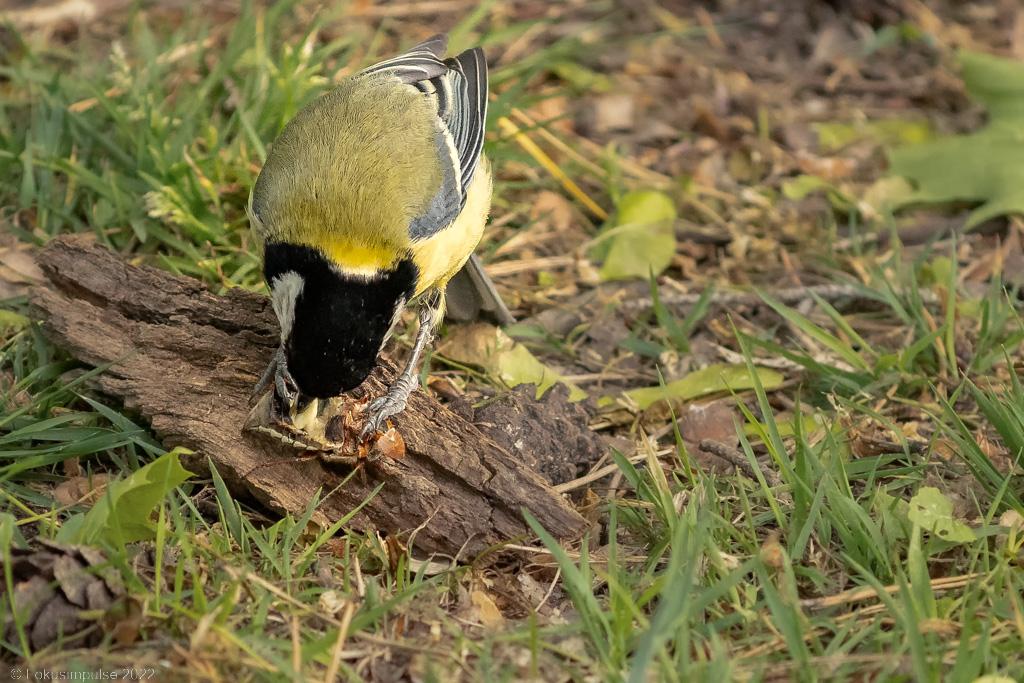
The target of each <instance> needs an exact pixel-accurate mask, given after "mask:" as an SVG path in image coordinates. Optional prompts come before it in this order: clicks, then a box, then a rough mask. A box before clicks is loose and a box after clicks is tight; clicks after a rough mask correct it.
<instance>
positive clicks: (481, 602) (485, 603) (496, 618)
mask: <svg viewBox="0 0 1024 683" xmlns="http://www.w3.org/2000/svg"><path fill="white" fill-rule="evenodd" d="M471 598H472V600H473V604H474V605H476V606H477V608H479V610H480V622H481V623H482V624H483V625H484V626H486V627H487V628H500V627H502V626H504V624H505V617H503V616H501V610H499V609H498V606H497V605H496V604H494V600H493V599H492V598H491V596H490V595H488V594H487V593H485V592H484V591H482V590H475V591H473V593H472V596H471Z"/></svg>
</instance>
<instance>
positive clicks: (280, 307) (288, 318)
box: [270, 270, 306, 342]
mask: <svg viewBox="0 0 1024 683" xmlns="http://www.w3.org/2000/svg"><path fill="white" fill-rule="evenodd" d="M305 286H306V281H305V280H303V279H302V276H301V275H299V274H298V273H296V272H295V271H294V270H290V271H288V272H287V273H284V274H283V275H278V276H277V277H275V278H274V280H273V282H271V283H270V303H271V304H272V305H273V306H274V313H276V314H277V319H278V320H279V321H280V323H281V341H282V342H283V341H285V340H286V339H288V335H289V334H291V331H292V323H294V322H295V300H296V299H298V298H299V294H301V293H302V288H303V287H305Z"/></svg>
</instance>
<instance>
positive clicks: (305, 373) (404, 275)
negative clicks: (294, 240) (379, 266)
mask: <svg viewBox="0 0 1024 683" xmlns="http://www.w3.org/2000/svg"><path fill="white" fill-rule="evenodd" d="M289 272H293V273H295V274H296V275H298V276H299V277H300V278H302V289H301V291H300V292H299V294H298V296H297V298H296V299H295V315H294V319H293V321H292V327H291V332H290V334H289V335H288V338H287V339H286V340H285V353H286V356H287V360H288V370H289V371H290V372H291V374H292V377H294V378H295V382H296V384H297V385H298V387H299V391H300V392H301V394H303V395H304V396H307V397H313V398H330V397H333V396H337V395H339V394H341V393H344V392H346V391H350V390H352V389H355V388H356V387H357V386H359V385H360V384H362V382H363V380H365V379H366V377H367V375H369V374H370V372H372V371H373V368H374V367H375V366H376V364H377V354H378V353H379V351H380V348H381V346H383V344H384V341H385V340H386V338H387V336H388V334H389V333H390V331H391V326H392V322H393V321H394V319H395V316H396V313H397V312H398V310H399V308H400V307H402V306H403V305H404V303H405V302H406V301H408V300H409V299H410V298H412V295H413V294H414V293H415V291H416V281H417V278H418V276H419V272H418V269H417V268H416V265H415V264H414V263H413V262H412V260H411V259H404V260H401V261H399V262H398V264H397V265H396V266H395V267H394V269H392V270H386V271H381V272H380V273H379V274H377V275H375V276H374V277H371V278H363V277H359V276H346V275H344V274H342V273H341V272H339V271H338V270H337V269H336V268H335V267H333V266H332V265H331V263H330V261H329V260H328V258H327V257H326V256H325V255H324V254H323V252H321V251H320V250H319V249H316V248H313V247H308V246H304V245H297V244H288V243H283V242H273V243H269V244H267V246H266V250H265V258H264V267H263V273H264V276H265V277H266V279H267V283H268V284H270V286H271V287H273V286H274V280H275V278H278V277H280V276H283V275H285V274H287V273H289Z"/></svg>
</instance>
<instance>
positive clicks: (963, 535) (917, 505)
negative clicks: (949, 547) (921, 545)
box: [908, 486, 977, 544]
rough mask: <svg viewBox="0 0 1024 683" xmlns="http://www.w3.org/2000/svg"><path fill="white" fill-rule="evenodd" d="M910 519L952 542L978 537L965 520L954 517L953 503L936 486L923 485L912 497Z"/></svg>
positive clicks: (961, 541) (966, 540)
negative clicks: (961, 520)
mask: <svg viewBox="0 0 1024 683" xmlns="http://www.w3.org/2000/svg"><path fill="white" fill-rule="evenodd" d="M908 517H909V518H910V521H911V522H913V523H914V524H919V525H920V526H921V528H922V529H924V530H925V531H930V532H932V533H934V534H935V535H936V536H938V537H939V538H941V539H942V540H944V541H948V542H950V543H955V544H960V543H970V542H971V541H974V540H976V539H977V536H976V535H975V533H974V531H972V530H971V528H970V527H969V526H967V525H966V524H964V523H963V522H959V521H957V520H955V519H953V503H952V502H950V500H949V498H947V497H946V496H944V495H942V493H941V492H940V491H939V490H938V489H937V488H934V487H931V486H923V487H921V489H920V490H919V491H918V492H917V495H916V496H914V497H913V498H911V499H910V512H909V514H908Z"/></svg>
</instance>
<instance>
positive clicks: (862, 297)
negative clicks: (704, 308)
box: [619, 284, 939, 313]
mask: <svg viewBox="0 0 1024 683" xmlns="http://www.w3.org/2000/svg"><path fill="white" fill-rule="evenodd" d="M766 293H767V294H770V295H771V297H772V298H773V299H775V300H776V301H778V302H779V303H781V304H783V305H785V306H796V305H797V304H800V303H802V302H803V301H806V300H808V299H810V298H811V295H812V294H815V295H817V296H818V297H820V298H821V299H823V300H825V301H827V302H829V303H833V302H835V301H838V300H839V299H846V298H849V299H854V300H856V301H879V300H878V299H877V298H875V297H873V296H871V295H870V294H868V293H866V292H865V291H864V290H863V289H860V288H859V287H858V286H855V285H844V284H830V285H812V286H810V287H786V288H784V289H776V290H766ZM902 293H903V292H902V291H901V290H897V291H896V294H897V295H899V294H902ZM918 295H919V296H920V297H921V303H923V304H924V305H925V306H927V307H936V306H938V305H939V300H938V297H936V296H935V295H934V294H933V293H931V292H929V291H926V290H919V291H918ZM659 300H660V302H661V303H662V305H664V306H666V307H668V308H687V307H690V306H694V305H695V304H696V303H697V302H698V301H699V300H700V294H674V295H668V296H663V297H660V298H659ZM711 303H712V304H716V305H719V306H737V305H743V304H746V305H750V306H754V305H757V304H761V303H764V299H762V298H761V296H760V295H759V294H758V293H757V292H744V291H739V292H736V291H728V292H715V293H714V294H712V295H711ZM653 306H654V300H653V299H650V298H643V299H636V300H634V301H627V302H624V303H623V304H622V305H620V306H619V310H620V311H622V312H624V313H636V312H637V311H642V310H645V309H648V308H653Z"/></svg>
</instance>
